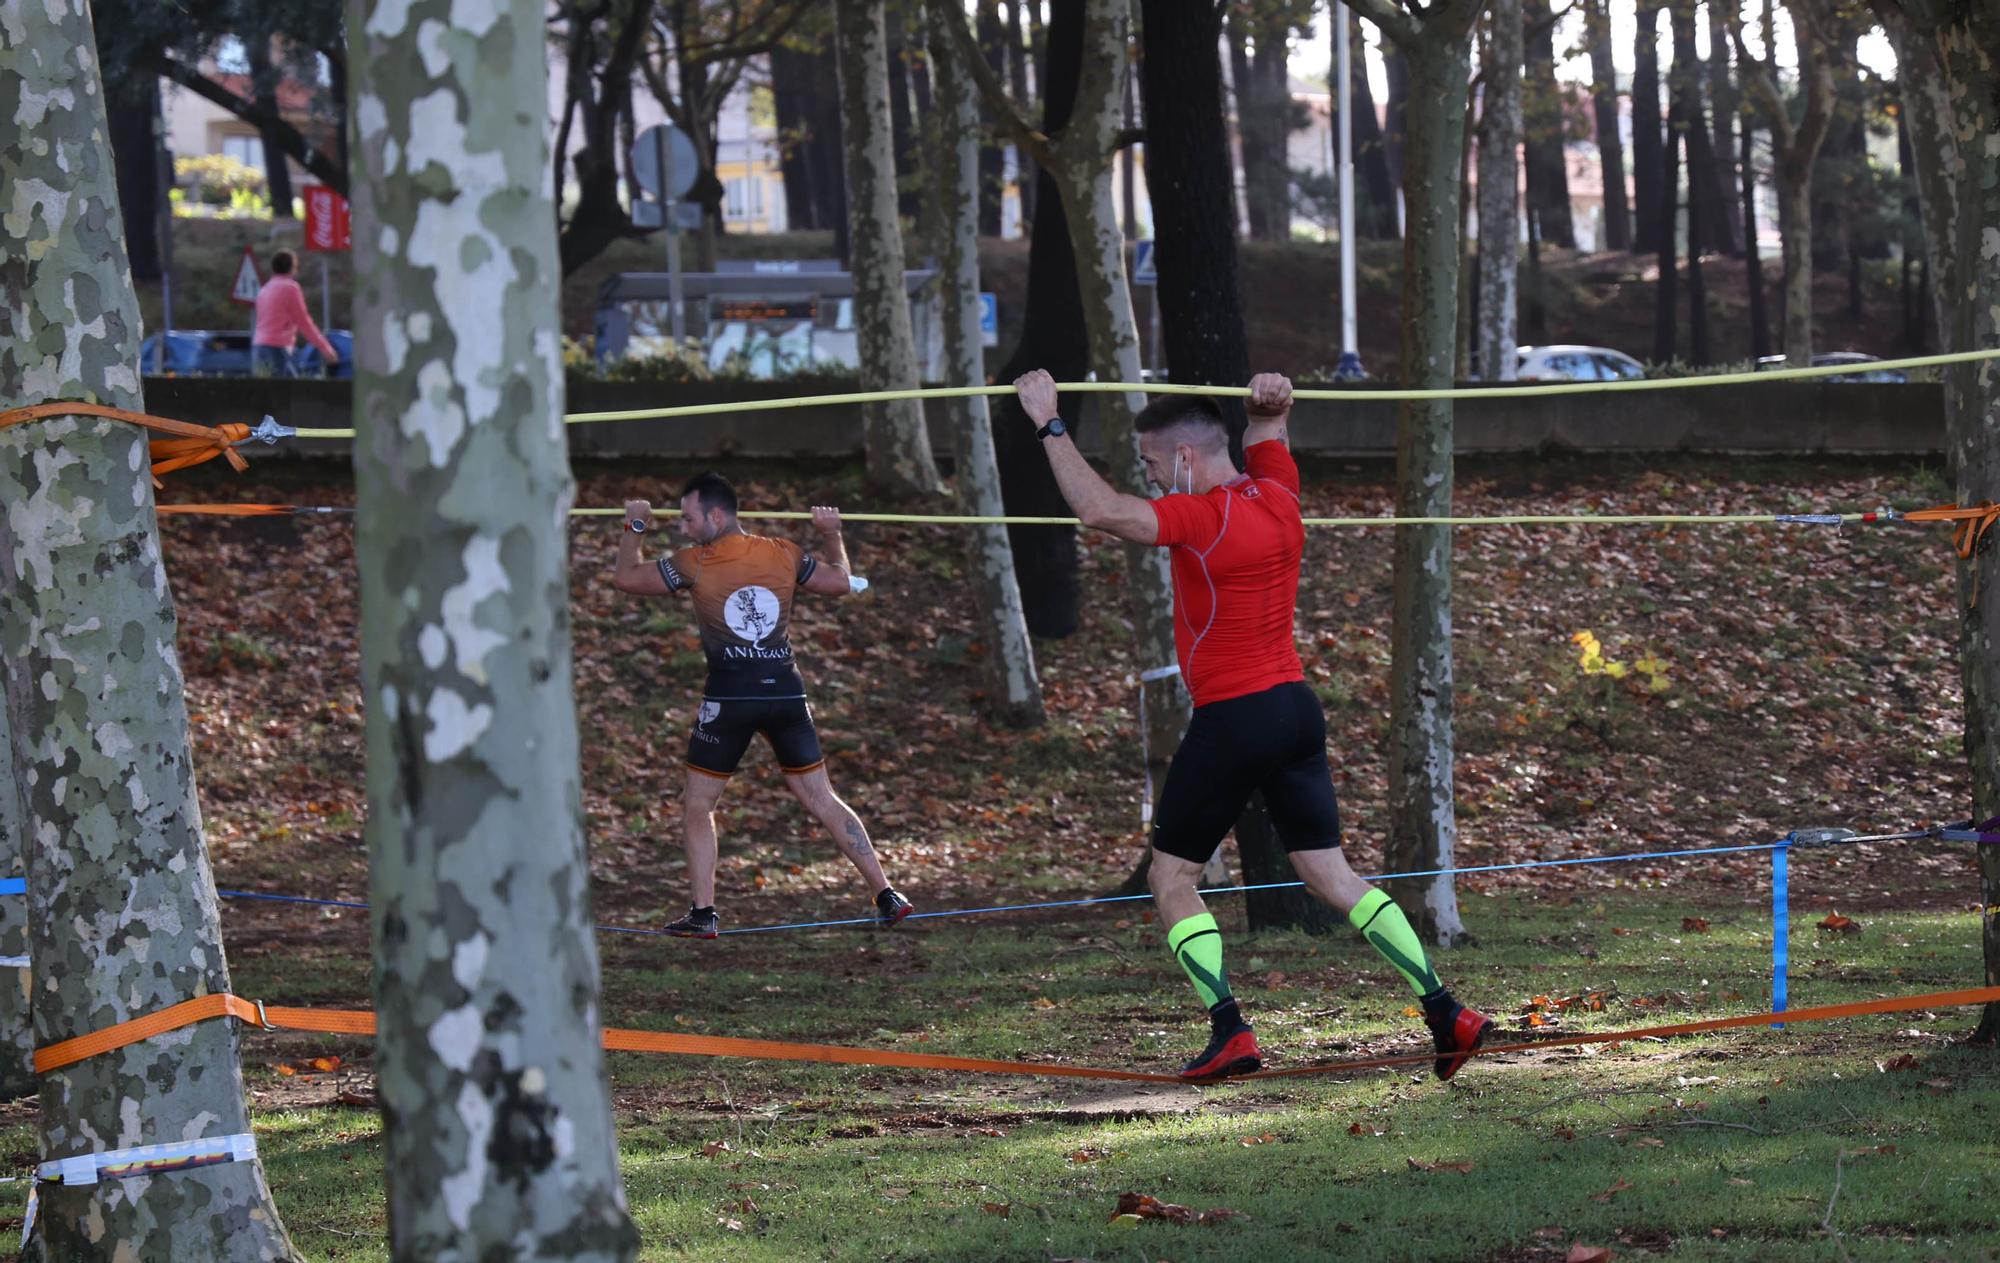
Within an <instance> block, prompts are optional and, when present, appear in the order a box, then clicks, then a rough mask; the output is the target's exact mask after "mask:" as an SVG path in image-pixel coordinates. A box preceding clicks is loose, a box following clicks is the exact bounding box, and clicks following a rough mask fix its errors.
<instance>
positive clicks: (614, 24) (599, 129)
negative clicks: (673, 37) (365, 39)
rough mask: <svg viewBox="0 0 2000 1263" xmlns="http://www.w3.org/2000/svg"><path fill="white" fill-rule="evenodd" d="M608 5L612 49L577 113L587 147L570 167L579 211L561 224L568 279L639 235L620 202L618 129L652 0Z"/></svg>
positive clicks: (609, 0)
mask: <svg viewBox="0 0 2000 1263" xmlns="http://www.w3.org/2000/svg"><path fill="white" fill-rule="evenodd" d="M605 5H606V7H607V8H608V9H609V10H610V13H609V16H608V17H607V19H606V20H607V24H608V26H609V27H610V35H611V48H610V50H609V52H608V53H607V54H606V56H605V60H604V65H603V66H602V67H600V68H598V70H597V72H596V74H595V76H594V78H595V79H596V83H595V85H594V88H593V90H592V91H591V92H589V93H587V94H586V96H585V101H584V103H583V106H582V108H581V110H580V111H579V112H580V113H581V114H582V116H583V148H582V149H580V150H578V151H577V155H576V160H575V162H574V163H573V164H572V166H573V169H574V170H575V172H576V209H575V210H573V211H572V212H571V213H570V217H569V222H568V223H566V224H564V225H563V226H562V236H561V239H560V240H561V247H562V269H563V275H564V276H568V275H569V274H570V273H572V272H575V271H576V270H577V269H578V268H580V267H582V266H583V265H584V264H586V263H588V262H590V261H591V260H592V259H594V258H596V257H597V256H598V255H600V254H602V253H604V251H605V250H606V249H607V248H608V247H609V246H610V245H611V244H612V243H613V242H615V241H621V240H623V239H625V238H627V237H632V236H637V235H638V230H637V229H635V228H633V226H632V220H631V217H630V216H629V215H627V214H626V213H625V204H624V202H622V201H621V200H620V190H619V187H618V155H619V152H620V145H619V131H620V127H621V124H622V123H625V122H628V121H629V117H628V110H629V107H630V105H631V98H632V93H631V83H632V80H633V78H634V77H635V76H637V75H638V73H639V71H638V65H639V56H640V53H641V51H642V50H643V49H644V47H645V37H646V31H647V29H648V27H650V26H651V24H652V14H653V0H605Z"/></svg>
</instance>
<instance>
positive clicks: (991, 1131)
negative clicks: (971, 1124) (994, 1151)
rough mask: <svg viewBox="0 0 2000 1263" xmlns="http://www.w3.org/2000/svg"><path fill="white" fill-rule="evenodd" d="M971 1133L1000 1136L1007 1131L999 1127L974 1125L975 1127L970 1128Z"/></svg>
mask: <svg viewBox="0 0 2000 1263" xmlns="http://www.w3.org/2000/svg"><path fill="white" fill-rule="evenodd" d="M972 1134H973V1135H975V1136H1002V1137H1004V1136H1005V1135H1006V1134H1007V1133H1006V1132H1004V1131H1001V1130H1000V1129H999V1128H998V1127H975V1128H973V1129H972Z"/></svg>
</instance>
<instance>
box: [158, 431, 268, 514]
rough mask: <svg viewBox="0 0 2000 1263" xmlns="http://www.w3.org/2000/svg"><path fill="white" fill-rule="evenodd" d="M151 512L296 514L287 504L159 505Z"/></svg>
mask: <svg viewBox="0 0 2000 1263" xmlns="http://www.w3.org/2000/svg"><path fill="white" fill-rule="evenodd" d="M155 446H158V445H157V444H155ZM154 468H155V469H157V468H159V466H157V465H156V466H154ZM153 511H154V512H155V513H158V514H159V515H160V516H161V517H166V516H167V515H169V514H173V513H212V514H216V515H218V516H221V517H268V516H271V515H273V514H292V513H296V512H298V510H297V509H296V508H294V507H293V506H292V505H289V504H161V505H156V506H154V510H153Z"/></svg>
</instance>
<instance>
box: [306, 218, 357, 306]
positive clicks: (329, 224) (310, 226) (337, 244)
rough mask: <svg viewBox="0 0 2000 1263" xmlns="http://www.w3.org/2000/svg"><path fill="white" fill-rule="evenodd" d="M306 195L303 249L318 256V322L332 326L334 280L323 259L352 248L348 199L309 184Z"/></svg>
mask: <svg viewBox="0 0 2000 1263" xmlns="http://www.w3.org/2000/svg"><path fill="white" fill-rule="evenodd" d="M305 195H306V235H305V247H306V249H308V250H310V251H312V252H313V253H315V254H317V255H319V322H320V324H321V325H323V326H325V327H327V328H331V327H332V326H333V278H332V277H331V276H330V275H329V274H328V269H327V265H326V256H327V255H329V254H331V253H334V252H335V251H339V250H349V249H352V248H353V244H354V243H353V231H352V228H353V226H352V223H351V222H350V220H349V217H348V209H347V199H346V198H344V197H342V196H341V195H340V194H339V193H338V192H336V191H335V190H333V189H330V188H328V187H327V186H326V185H324V184H308V185H306V187H305Z"/></svg>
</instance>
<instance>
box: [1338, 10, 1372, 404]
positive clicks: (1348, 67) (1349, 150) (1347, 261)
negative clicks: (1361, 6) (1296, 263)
mask: <svg viewBox="0 0 2000 1263" xmlns="http://www.w3.org/2000/svg"><path fill="white" fill-rule="evenodd" d="M1329 17H1330V20H1331V21H1332V22H1333V65H1334V83H1335V87H1334V96H1335V101H1334V108H1335V109H1336V110H1338V111H1339V117H1340V365H1339V367H1337V368H1336V369H1334V373H1333V375H1334V377H1335V378H1336V379H1338V380H1341V381H1352V380H1355V379H1357V378H1362V377H1366V376H1368V372H1367V370H1366V369H1364V368H1362V367H1361V354H1360V350H1359V337H1358V334H1357V332H1356V328H1357V324H1358V322H1357V320H1356V313H1355V310H1354V111H1353V110H1352V108H1350V107H1351V106H1352V105H1353V102H1354V91H1353V83H1352V80H1353V75H1354V64H1353V63H1354V59H1353V57H1352V56H1350V55H1349V49H1348V43H1347V41H1348V33H1347V26H1348V23H1349V21H1351V18H1350V17H1349V15H1348V12H1347V8H1346V6H1345V5H1340V4H1335V5H1332V6H1331V13H1330V14H1329Z"/></svg>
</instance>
